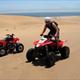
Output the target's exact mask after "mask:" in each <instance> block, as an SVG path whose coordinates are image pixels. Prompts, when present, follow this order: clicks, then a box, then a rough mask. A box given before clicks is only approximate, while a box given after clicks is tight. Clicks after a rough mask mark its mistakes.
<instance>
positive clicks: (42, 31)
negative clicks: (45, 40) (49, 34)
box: [41, 25, 47, 35]
mask: <svg viewBox="0 0 80 80" xmlns="http://www.w3.org/2000/svg"><path fill="white" fill-rule="evenodd" d="M46 29H47V27H46V25H45V26H44V29H43V31H42V33H41V35H43V34H44V32H45V31H46Z"/></svg>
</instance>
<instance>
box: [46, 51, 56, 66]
mask: <svg viewBox="0 0 80 80" xmlns="http://www.w3.org/2000/svg"><path fill="white" fill-rule="evenodd" d="M55 61H56V55H55V53H54V52H49V55H48V56H47V57H46V60H45V66H46V67H52V66H53V65H54V64H55Z"/></svg>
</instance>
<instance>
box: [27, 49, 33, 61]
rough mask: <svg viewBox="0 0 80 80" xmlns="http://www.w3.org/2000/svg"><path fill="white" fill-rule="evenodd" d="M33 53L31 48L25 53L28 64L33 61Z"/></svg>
mask: <svg viewBox="0 0 80 80" xmlns="http://www.w3.org/2000/svg"><path fill="white" fill-rule="evenodd" d="M33 52H34V49H33V48H31V49H29V50H28V51H27V53H26V58H27V60H28V62H31V61H32V60H33Z"/></svg>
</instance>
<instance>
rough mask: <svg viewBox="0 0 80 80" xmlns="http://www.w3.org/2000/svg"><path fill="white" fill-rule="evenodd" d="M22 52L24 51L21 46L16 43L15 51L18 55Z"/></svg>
mask: <svg viewBox="0 0 80 80" xmlns="http://www.w3.org/2000/svg"><path fill="white" fill-rule="evenodd" d="M23 50H24V46H23V44H21V43H18V44H17V45H16V51H17V52H18V53H20V52H23Z"/></svg>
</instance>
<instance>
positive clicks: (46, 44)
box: [26, 35, 70, 67]
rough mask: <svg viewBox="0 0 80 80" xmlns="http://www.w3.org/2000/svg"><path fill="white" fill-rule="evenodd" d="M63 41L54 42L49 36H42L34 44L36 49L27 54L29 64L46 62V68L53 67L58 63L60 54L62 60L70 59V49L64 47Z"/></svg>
mask: <svg viewBox="0 0 80 80" xmlns="http://www.w3.org/2000/svg"><path fill="white" fill-rule="evenodd" d="M64 42H65V41H62V40H59V41H56V40H52V38H51V37H48V36H47V35H44V36H42V38H41V39H40V40H38V41H35V42H34V46H35V47H34V48H31V49H29V50H28V51H27V53H26V58H27V60H28V62H33V61H38V62H39V61H40V62H44V63H45V64H44V65H45V67H51V66H53V65H54V64H55V62H56V57H57V55H58V54H59V55H60V57H61V58H62V59H66V58H68V57H69V54H70V49H69V47H67V46H64Z"/></svg>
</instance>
